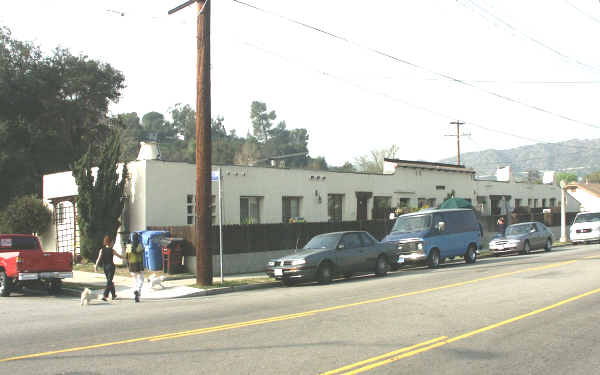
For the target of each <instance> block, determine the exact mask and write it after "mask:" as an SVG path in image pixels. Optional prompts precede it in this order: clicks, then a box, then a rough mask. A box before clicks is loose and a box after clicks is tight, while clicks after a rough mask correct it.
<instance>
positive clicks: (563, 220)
mask: <svg viewBox="0 0 600 375" xmlns="http://www.w3.org/2000/svg"><path fill="white" fill-rule="evenodd" d="M566 191H567V183H566V182H565V180H561V181H560V242H567V215H566V211H567V208H566V207H565V206H566V205H567V194H566Z"/></svg>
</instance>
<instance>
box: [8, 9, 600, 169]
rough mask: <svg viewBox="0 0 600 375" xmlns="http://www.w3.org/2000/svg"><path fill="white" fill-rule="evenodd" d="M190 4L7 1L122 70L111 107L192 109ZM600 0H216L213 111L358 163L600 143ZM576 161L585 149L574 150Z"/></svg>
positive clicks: (44, 30) (13, 13)
mask: <svg viewBox="0 0 600 375" xmlns="http://www.w3.org/2000/svg"><path fill="white" fill-rule="evenodd" d="M183 2H185V1H184V0H160V1H159V0H144V1H142V0H127V1H122V0H119V1H117V0H103V1H91V0H77V1H73V0H61V1H47V0H44V1H42V0H28V1H16V0H15V1H9V0H4V1H1V2H0V25H2V26H5V27H8V28H9V29H10V30H11V32H12V35H13V37H14V38H15V39H18V40H26V41H30V42H32V43H33V44H35V45H38V46H39V47H40V48H42V50H44V51H46V52H48V53H50V52H51V51H52V50H53V49H54V48H56V47H58V46H60V47H63V48H68V49H69V50H70V51H71V53H73V54H77V55H79V54H82V55H86V56H88V57H89V58H92V59H95V60H100V61H102V62H105V63H108V64H110V65H112V66H113V67H114V68H116V69H118V70H120V71H122V72H123V74H124V76H125V84H126V86H127V87H126V88H125V89H124V90H123V91H122V97H121V99H120V100H119V102H118V103H113V104H111V106H110V111H111V113H112V114H118V113H125V112H137V113H138V115H139V116H140V117H141V116H142V115H143V114H145V113H147V112H150V111H157V112H161V113H163V114H165V115H167V114H168V112H169V110H170V109H171V108H173V107H174V106H175V105H176V104H178V103H181V104H190V105H191V106H192V107H194V106H195V102H196V14H197V7H196V6H191V7H188V8H186V9H183V10H180V11H179V12H177V13H176V14H174V15H170V16H169V15H167V11H168V10H169V9H172V8H174V7H175V6H177V5H179V4H181V3H183ZM599 45H600V2H599V1H597V0H528V1H518V0H503V1H491V0H479V1H477V0H445V1H442V0H400V1H383V0H370V1H352V0H344V1H341V0H327V1H322V0H320V1H318V0H303V1H291V0H277V1H276V0H244V1H243V2H241V0H240V1H233V0H218V1H213V2H212V3H211V81H212V82H211V97H212V109H211V111H212V117H213V118H216V117H217V116H222V117H223V118H224V125H225V127H226V129H228V130H233V129H235V131H236V132H237V134H238V135H243V136H245V135H246V134H247V133H248V132H249V131H251V129H252V125H251V121H250V104H251V102H252V101H261V102H264V103H266V104H267V108H268V109H269V110H275V112H276V114H277V120H276V122H278V121H282V120H285V122H286V124H287V127H288V129H294V128H306V129H307V130H308V134H309V145H308V147H309V152H310V156H312V157H319V156H323V157H325V159H326V160H327V162H328V164H329V165H342V164H343V163H344V162H346V161H350V162H354V161H355V159H356V158H357V157H359V156H362V155H367V154H369V153H370V152H371V151H373V150H381V149H389V148H390V147H391V146H392V145H397V146H398V152H397V153H396V158H398V159H405V160H425V161H437V160H440V159H443V158H449V157H456V137H455V136H451V135H456V126H455V125H451V124H450V122H453V121H457V120H459V121H461V122H464V123H465V124H464V125H463V126H462V127H461V133H463V134H465V135H464V136H462V137H461V138H460V139H461V152H463V153H464V152H473V151H481V150H486V149H509V148H513V147H518V146H522V145H527V144H533V143H538V142H559V141H565V140H569V139H575V138H577V139H595V138H600V120H599V119H600V116H599V115H600V105H598V104H597V102H598V98H600V48H598V46H599ZM565 152H573V150H566V151H565Z"/></svg>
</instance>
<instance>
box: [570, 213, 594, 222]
mask: <svg viewBox="0 0 600 375" xmlns="http://www.w3.org/2000/svg"><path fill="white" fill-rule="evenodd" d="M590 221H592V222H593V221H600V212H591V213H589V214H579V215H577V217H576V218H575V221H574V223H589V222H590Z"/></svg>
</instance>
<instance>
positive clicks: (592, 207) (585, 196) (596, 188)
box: [567, 183, 600, 211]
mask: <svg viewBox="0 0 600 375" xmlns="http://www.w3.org/2000/svg"><path fill="white" fill-rule="evenodd" d="M567 193H568V194H569V195H570V196H572V197H573V198H575V199H576V200H577V201H578V202H579V203H580V204H581V207H580V210H581V211H600V184H575V183H572V184H568V185H567Z"/></svg>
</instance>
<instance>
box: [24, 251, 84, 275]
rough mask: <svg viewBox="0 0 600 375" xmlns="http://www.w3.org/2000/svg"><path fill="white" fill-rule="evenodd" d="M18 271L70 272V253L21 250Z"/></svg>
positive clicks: (71, 267)
mask: <svg viewBox="0 0 600 375" xmlns="http://www.w3.org/2000/svg"><path fill="white" fill-rule="evenodd" d="M21 259H22V262H21V263H20V264H18V265H17V267H18V269H19V272H53V271H59V272H70V271H72V270H73V265H72V264H71V262H72V257H71V253H45V252H39V251H31V252H29V251H22V252H21Z"/></svg>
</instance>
